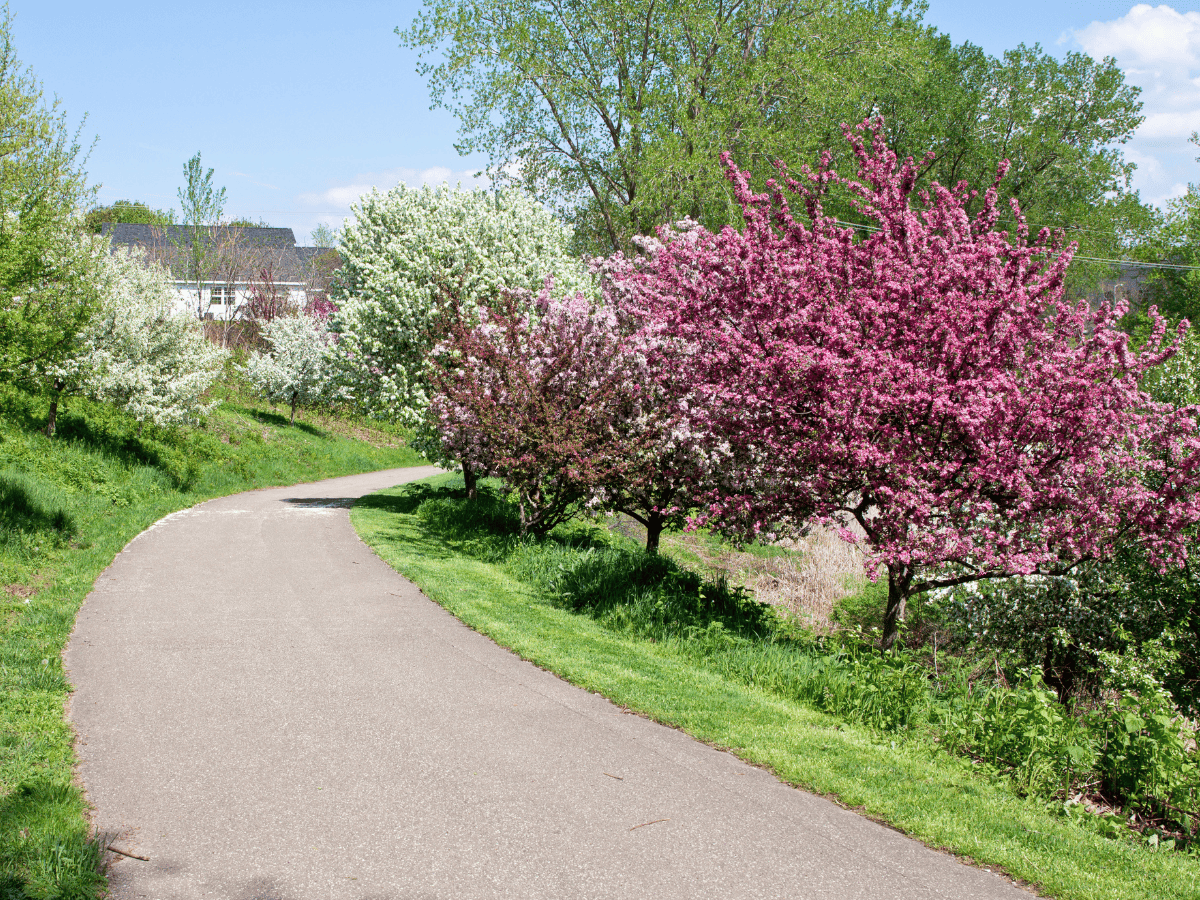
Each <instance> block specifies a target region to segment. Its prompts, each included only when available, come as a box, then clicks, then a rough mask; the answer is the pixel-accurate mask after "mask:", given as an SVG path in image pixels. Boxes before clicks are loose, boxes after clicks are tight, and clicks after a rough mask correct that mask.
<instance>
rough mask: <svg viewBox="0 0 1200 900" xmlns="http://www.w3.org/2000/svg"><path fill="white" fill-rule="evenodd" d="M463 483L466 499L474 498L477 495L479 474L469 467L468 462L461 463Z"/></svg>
mask: <svg viewBox="0 0 1200 900" xmlns="http://www.w3.org/2000/svg"><path fill="white" fill-rule="evenodd" d="M462 470H463V484H465V485H466V486H467V499H468V500H474V499H475V498H476V497H477V496H478V495H479V476H478V475H477V474H475V470H474V469H472V468H471V464H470V463H463V464H462Z"/></svg>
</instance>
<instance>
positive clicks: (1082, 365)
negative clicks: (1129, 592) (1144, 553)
mask: <svg viewBox="0 0 1200 900" xmlns="http://www.w3.org/2000/svg"><path fill="white" fill-rule="evenodd" d="M846 137H847V139H848V140H849V141H850V143H851V145H852V147H853V149H854V152H855V154H856V156H857V159H858V163H859V167H860V174H859V179H858V180H850V179H845V178H842V177H840V176H839V175H838V174H837V173H836V172H835V171H833V170H832V169H831V168H830V167H829V157H828V156H826V157H825V158H824V159H823V160H822V164H821V166H820V167H819V168H818V169H817V170H815V171H814V170H808V169H805V170H804V171H803V174H802V178H801V179H794V178H791V177H789V176H788V175H787V173H786V171H784V170H783V169H782V168H781V169H780V178H779V179H778V180H772V181H770V182H768V184H767V188H768V190H767V192H766V193H764V194H756V193H754V192H753V191H752V190H751V189H750V186H749V183H748V178H747V176H746V174H745V173H743V172H740V171H738V170H737V168H736V167H734V166H733V165H732V164H731V163H729V160H728V157H727V156H726V158H725V159H724V162H725V164H726V166H727V169H728V172H729V177H730V178H731V180H732V182H733V184H734V186H735V189H736V192H737V197H738V200H739V201H740V203H741V205H742V208H743V211H744V217H745V228H744V230H742V231H740V232H739V231H737V230H735V229H733V228H726V229H724V230H723V231H722V232H721V233H720V234H710V233H708V232H705V231H703V230H699V229H690V230H688V231H686V232H684V233H682V234H681V233H679V232H678V230H672V229H661V230H660V232H659V243H660V245H661V247H660V248H658V249H657V251H656V252H655V253H654V254H653V255H652V256H651V257H650V258H648V259H645V260H638V261H633V260H618V261H616V262H615V263H613V264H610V272H609V278H610V280H611V281H612V282H614V283H615V285H616V286H615V287H614V288H613V289H612V290H613V292H614V293H616V294H619V296H620V298H621V302H622V304H624V306H625V308H626V309H627V310H629V311H630V312H631V313H632V314H636V315H637V316H639V317H641V319H642V320H643V321H644V322H645V324H646V327H648V328H652V329H654V330H655V331H656V333H659V334H664V335H670V336H671V337H672V338H673V339H674V343H672V344H663V345H662V347H663V348H664V349H663V350H661V351H660V352H658V354H657V358H656V359H655V360H654V364H655V365H656V366H657V367H658V369H659V370H660V371H662V372H665V373H669V378H671V379H672V380H674V381H676V382H678V381H680V380H682V381H684V382H686V383H687V384H688V385H689V388H690V391H691V392H692V396H693V398H694V399H693V403H692V406H691V415H692V425H693V427H694V428H695V429H697V430H698V431H700V432H703V433H704V434H706V435H707V440H708V443H709V445H710V447H712V448H714V449H718V450H720V451H721V452H723V453H725V454H727V463H726V466H725V469H724V473H723V474H724V477H723V479H722V480H721V481H720V482H718V483H716V484H712V485H710V486H709V490H708V493H707V498H706V499H707V504H706V507H705V510H704V512H703V514H702V515H701V516H700V517H699V518H700V520H701V521H706V522H709V523H712V524H714V525H717V526H719V527H721V528H723V529H726V530H729V531H733V532H737V533H741V534H743V535H755V534H758V533H760V532H763V531H775V530H777V529H780V528H788V527H790V528H798V527H801V526H802V525H803V524H804V523H806V522H808V521H810V520H813V519H816V520H824V521H826V522H829V521H832V522H835V523H838V524H840V525H842V526H843V527H844V526H846V525H848V524H850V522H851V521H853V522H856V523H857V524H858V526H859V527H860V528H861V530H862V532H864V533H865V535H866V541H865V544H866V546H865V550H866V552H867V557H868V564H869V566H870V567H871V570H872V572H874V571H875V570H876V569H877V568H878V567H879V566H884V567H886V568H887V570H888V578H889V588H890V598H889V617H890V620H891V621H890V623H886V624H887V626H888V627H885V632H887V631H889V628H890V634H887V633H885V638H884V640H885V644H890V642H891V640H892V639H894V635H895V625H896V623H897V622H898V620H899V617H900V616H902V615H903V607H904V602H905V599H906V598H907V597H908V596H910V595H911V594H913V593H916V592H918V591H921V590H926V589H928V588H930V587H936V586H945V585H950V584H956V583H964V582H968V581H973V580H978V579H981V578H991V577H999V576H1003V575H1008V574H1019V573H1032V572H1063V571H1065V570H1068V569H1070V568H1071V567H1072V566H1074V565H1075V564H1077V563H1078V562H1080V561H1081V560H1086V559H1094V558H1099V557H1104V556H1106V555H1109V554H1111V553H1112V552H1113V550H1114V548H1115V547H1117V545H1119V544H1122V543H1126V542H1130V541H1136V542H1139V543H1141V544H1143V545H1144V546H1145V547H1146V548H1147V550H1148V551H1149V553H1150V555H1151V557H1152V558H1153V559H1156V560H1158V561H1159V562H1160V563H1161V564H1166V563H1168V562H1170V561H1173V560H1178V559H1180V558H1182V556H1183V555H1184V553H1185V552H1186V551H1185V547H1184V542H1183V538H1182V534H1181V533H1182V531H1183V530H1184V529H1185V528H1186V527H1187V526H1189V525H1191V524H1193V523H1195V522H1196V521H1197V519H1200V501H1198V497H1197V491H1196V486H1197V476H1198V473H1197V466H1198V465H1200V455H1198V454H1197V450H1198V449H1200V443H1198V439H1197V434H1196V427H1195V410H1194V409H1183V410H1176V409H1174V408H1172V407H1169V406H1165V405H1162V404H1157V403H1155V402H1153V401H1152V400H1151V399H1150V398H1149V396H1148V395H1147V394H1146V393H1145V392H1143V391H1142V390H1141V389H1140V387H1139V381H1140V379H1141V377H1142V375H1143V374H1144V373H1145V372H1146V371H1147V370H1148V369H1149V368H1151V367H1153V366H1156V365H1158V364H1159V363H1161V362H1162V361H1163V360H1165V359H1166V358H1167V357H1168V356H1169V355H1170V354H1171V353H1173V352H1174V345H1173V344H1172V345H1170V346H1166V345H1164V342H1163V336H1164V323H1163V322H1162V320H1161V319H1159V318H1158V317H1157V315H1156V313H1155V312H1154V311H1151V316H1152V317H1153V318H1154V319H1155V321H1156V328H1155V331H1154V335H1153V337H1152V339H1151V340H1150V341H1149V343H1148V344H1147V345H1146V346H1145V347H1144V348H1143V349H1142V350H1141V351H1139V352H1134V351H1132V350H1131V349H1130V348H1129V346H1128V342H1127V337H1126V335H1125V334H1123V333H1122V332H1120V331H1119V330H1118V329H1117V328H1116V320H1117V319H1118V318H1119V317H1120V316H1121V314H1122V313H1123V310H1122V309H1119V308H1118V309H1114V308H1111V307H1108V306H1104V307H1101V308H1100V309H1092V308H1091V307H1090V306H1089V305H1088V304H1087V303H1086V302H1082V301H1081V302H1079V303H1069V302H1067V301H1066V300H1064V297H1063V274H1064V272H1065V270H1066V268H1067V266H1068V264H1069V262H1070V259H1071V254H1072V251H1073V248H1064V247H1062V246H1060V245H1058V244H1057V243H1056V242H1055V240H1054V238H1053V236H1052V235H1051V234H1050V233H1049V232H1047V231H1043V232H1041V233H1040V234H1039V235H1038V236H1037V237H1036V238H1035V239H1033V240H1031V239H1030V236H1029V233H1028V228H1027V226H1026V224H1025V222H1024V220H1023V218H1022V217H1021V214H1020V210H1019V209H1018V208H1017V207H1016V205H1015V204H1014V205H1013V215H1014V217H1015V220H1016V222H1017V225H1016V228H1015V234H1009V233H1007V232H1005V231H1002V230H999V229H998V227H997V226H998V222H999V219H1000V210H999V208H998V205H997V199H996V198H997V191H996V186H995V185H993V186H992V187H991V188H990V189H989V190H988V191H986V193H984V194H983V196H982V197H979V196H978V195H976V194H975V193H972V192H970V191H968V189H967V187H966V186H965V185H963V184H960V185H958V186H957V187H955V188H954V189H948V188H945V187H942V186H940V185H937V184H934V185H933V186H932V188H931V189H930V190H929V191H928V192H924V191H920V192H919V191H916V190H915V188H914V185H915V182H916V178H917V174H918V165H917V164H916V163H914V162H913V161H912V160H911V159H909V160H906V161H904V162H901V161H899V160H898V159H897V157H896V155H895V154H894V153H893V152H892V151H890V150H889V149H888V148H887V146H886V143H885V141H884V139H883V134H882V125H881V123H879V122H875V123H864V124H863V125H862V126H859V128H858V129H856V130H849V129H848V130H847V131H846ZM1003 175H1004V169H1003V168H1002V169H1001V171H1000V172H999V174H998V176H997V181H999V179H1000V178H1002V177H1003ZM834 187H841V188H843V189H846V190H848V191H849V192H850V193H851V195H852V196H853V197H854V198H855V206H856V209H857V211H858V213H859V214H860V216H861V217H862V219H863V220H864V225H865V226H866V227H864V228H860V229H855V228H852V227H848V226H847V225H845V224H843V223H840V222H838V221H837V220H835V219H833V218H832V217H830V216H827V215H825V213H824V211H823V209H822V202H821V201H822V198H823V196H824V195H825V194H826V193H827V191H829V190H830V189H831V188H834ZM972 202H978V204H979V211H978V212H977V213H976V214H974V215H971V214H969V213H968V207H969V205H970V204H971V203H972ZM794 204H795V205H798V206H799V207H801V208H802V209H803V211H804V215H803V216H797V215H795V214H794V213H793V211H792V206H793V205H794ZM1184 327H1186V323H1185V324H1184V325H1183V326H1181V333H1182V328H1184ZM843 534H844V535H845V536H846V537H847V538H848V539H853V537H852V535H851V534H850V532H849V531H845V530H844V531H843Z"/></svg>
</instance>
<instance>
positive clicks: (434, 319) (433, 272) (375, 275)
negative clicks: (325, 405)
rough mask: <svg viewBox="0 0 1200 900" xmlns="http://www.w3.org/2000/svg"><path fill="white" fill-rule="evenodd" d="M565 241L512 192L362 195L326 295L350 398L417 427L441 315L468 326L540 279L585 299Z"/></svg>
mask: <svg viewBox="0 0 1200 900" xmlns="http://www.w3.org/2000/svg"><path fill="white" fill-rule="evenodd" d="M569 240H570V232H569V231H568V229H566V228H565V227H564V226H563V225H561V224H560V223H559V222H558V221H556V220H555V219H554V217H553V216H552V215H551V214H550V213H548V212H547V211H546V210H545V209H544V208H542V207H541V206H539V205H538V204H536V203H534V202H533V201H532V200H529V199H527V198H525V197H523V196H522V195H520V194H515V193H505V192H500V193H495V194H490V193H487V192H485V191H481V190H475V191H461V190H450V189H449V188H445V187H441V188H436V189H435V188H428V187H426V188H420V189H417V190H413V189H410V188H407V187H405V186H404V185H400V186H399V187H396V188H394V189H393V190H391V191H389V192H387V193H385V194H383V193H379V192H378V191H373V192H371V193H370V194H367V195H366V196H364V197H363V198H362V200H361V201H360V203H359V205H358V206H357V207H356V208H355V217H354V220H353V221H352V222H349V223H348V224H347V225H346V227H345V229H344V231H343V234H342V240H341V245H340V248H339V249H340V252H341V255H342V260H343V264H342V267H341V269H339V270H338V273H337V280H336V284H335V286H334V288H333V291H332V299H333V301H334V302H335V303H336V304H337V306H338V312H337V313H336V314H335V315H334V317H333V323H332V330H333V331H335V332H337V333H338V335H339V341H338V358H339V362H340V366H341V378H342V379H343V381H344V383H345V385H346V388H347V390H348V392H349V394H350V396H351V397H352V398H353V400H354V401H355V402H356V403H357V404H358V405H359V406H360V407H361V408H363V409H364V410H365V411H368V412H370V413H372V414H374V415H379V416H386V417H390V418H398V419H400V420H402V421H405V422H407V423H410V424H415V423H416V422H418V421H419V420H420V419H421V417H422V413H423V411H424V409H425V407H426V405H427V404H428V398H429V394H428V389H427V386H426V381H425V364H426V357H427V356H428V354H429V352H430V350H432V348H433V347H434V345H435V344H437V342H438V341H439V340H441V339H442V337H444V336H445V334H446V315H447V311H448V310H449V309H450V307H451V306H452V305H453V306H456V307H457V309H458V311H459V313H460V314H461V315H465V316H468V317H470V316H474V315H475V314H476V313H477V312H478V311H479V310H483V309H487V308H489V307H492V306H495V305H497V304H498V303H499V302H500V299H501V297H502V296H503V294H504V292H505V291H513V290H525V291H529V292H533V291H537V290H538V289H539V288H540V287H541V286H542V284H543V283H544V282H545V280H546V279H547V278H551V279H553V282H554V284H555V285H556V286H557V288H558V289H559V290H561V291H563V292H567V293H572V292H574V291H576V290H579V289H590V288H589V283H590V279H589V276H588V274H587V272H586V270H585V269H584V268H583V267H582V265H581V264H580V263H579V262H578V261H576V260H575V259H573V258H572V257H571V256H570V255H569V254H568V252H567V246H568V242H569Z"/></svg>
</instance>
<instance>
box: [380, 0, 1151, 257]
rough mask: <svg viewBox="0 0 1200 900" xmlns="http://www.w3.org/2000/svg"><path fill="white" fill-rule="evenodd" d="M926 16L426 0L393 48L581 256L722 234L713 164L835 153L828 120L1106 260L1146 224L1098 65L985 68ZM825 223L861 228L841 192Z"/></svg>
mask: <svg viewBox="0 0 1200 900" xmlns="http://www.w3.org/2000/svg"><path fill="white" fill-rule="evenodd" d="M921 12H922V10H921V8H920V7H918V6H917V5H916V4H909V3H905V2H881V3H868V2H858V0H820V2H815V3H801V2H794V0H783V2H777V3H770V4H754V5H746V4H732V5H730V4H724V3H718V2H700V3H696V2H683V0H672V2H666V3H650V2H645V0H642V2H637V3H634V4H630V3H628V2H618V0H587V2H584V3H578V4H571V5H565V6H564V5H562V4H555V3H550V2H545V0H518V2H501V0H426V2H425V3H424V8H423V10H422V12H421V13H420V15H419V16H418V17H417V18H416V20H415V21H414V22H413V23H412V24H411V25H410V26H409V27H408V28H407V29H405V30H401V29H397V33H398V34H400V35H401V37H402V39H403V41H404V43H405V45H406V46H409V47H412V48H415V49H417V50H419V51H420V52H421V54H422V63H421V65H420V67H419V71H421V73H422V74H424V75H426V76H427V77H428V79H429V87H430V93H431V95H432V97H433V100H434V102H435V103H436V104H439V105H442V106H445V107H446V108H447V109H449V110H450V111H451V112H453V113H454V114H455V115H456V116H457V117H458V119H459V122H460V131H459V133H460V135H461V142H460V144H459V145H458V147H459V150H460V152H464V153H466V152H484V153H487V154H488V155H489V157H490V161H491V171H492V172H493V174H494V175H496V176H497V177H499V178H500V179H501V180H502V181H503V180H507V181H510V182H514V183H519V184H521V185H523V186H524V187H525V188H526V189H527V190H529V191H530V192H531V193H532V194H533V195H534V196H536V197H538V198H540V199H542V200H544V201H546V202H549V203H551V204H554V205H555V206H556V208H558V209H559V211H560V212H561V213H562V215H564V217H566V218H568V219H569V220H570V221H572V223H573V224H574V225H575V227H576V231H577V236H578V238H579V241H580V244H581V246H583V247H585V248H586V249H587V250H588V251H589V252H611V251H612V250H616V249H622V250H627V251H628V250H629V249H630V245H631V238H632V237H633V236H634V235H637V234H648V233H650V232H651V230H652V229H653V228H654V227H656V226H658V225H661V224H664V223H667V222H671V221H674V220H677V219H680V218H682V217H684V216H690V217H691V218H693V219H696V220H697V221H699V222H700V223H701V224H703V225H705V226H706V227H708V228H710V229H712V230H718V229H719V228H720V227H721V226H723V225H726V224H736V223H737V222H738V221H739V219H740V217H739V215H738V213H737V207H736V204H735V203H734V202H733V198H732V194H731V193H730V188H729V185H728V183H727V182H726V180H725V179H724V177H723V173H722V171H721V168H720V166H719V164H718V157H719V154H720V153H721V152H722V151H730V152H731V153H732V154H733V157H734V159H735V161H736V162H737V163H738V165H739V166H740V167H741V168H743V169H746V170H748V171H750V172H752V173H753V175H754V176H755V178H756V179H757V180H759V181H760V182H761V180H764V179H766V178H768V177H771V176H772V175H774V174H775V168H774V166H775V163H776V161H777V160H782V161H783V162H785V163H787V164H788V165H789V166H790V167H791V168H792V169H793V171H794V170H796V168H797V167H798V165H799V164H801V163H811V162H812V161H813V160H814V159H815V158H816V157H817V155H818V154H819V153H820V152H821V151H822V150H823V149H824V148H827V147H834V146H836V145H838V144H839V143H840V142H839V141H838V137H839V126H840V123H843V122H860V121H862V120H863V119H864V118H866V117H867V116H869V115H874V114H875V113H880V114H882V115H883V117H884V118H885V120H886V121H887V136H888V140H889V143H890V144H891V146H892V147H893V148H894V149H896V150H897V151H898V152H899V153H900V155H901V157H903V156H905V155H908V154H911V155H913V156H914V157H915V158H917V159H921V158H922V157H923V156H925V154H926V152H927V151H931V152H932V154H933V157H932V159H931V160H930V161H929V164H928V166H927V168H926V169H925V171H924V173H923V174H922V183H923V184H928V183H929V182H930V181H933V180H937V181H938V182H940V183H941V184H942V185H945V186H953V185H955V184H957V183H958V181H960V180H961V179H964V178H965V179H968V180H969V181H970V182H971V183H972V184H976V185H981V184H988V183H990V182H991V181H992V178H993V176H994V174H995V171H996V166H997V165H998V164H999V163H1000V161H1001V160H1003V159H1009V160H1010V161H1011V162H1012V169H1011V170H1010V174H1009V178H1008V179H1007V180H1006V182H1005V183H1004V184H1002V185H1001V186H1000V190H1001V191H1002V192H1003V193H1004V194H1006V195H1008V196H1013V197H1016V198H1018V199H1019V200H1020V201H1021V205H1022V208H1023V210H1024V211H1025V213H1026V215H1027V216H1028V217H1029V220H1030V221H1031V222H1033V223H1036V225H1038V226H1040V225H1042V224H1046V225H1050V226H1052V227H1056V228H1057V227H1063V228H1066V229H1067V232H1068V237H1069V238H1070V239H1078V240H1079V241H1080V242H1081V244H1082V246H1083V247H1084V253H1085V254H1086V255H1093V256H1109V257H1111V256H1113V255H1114V254H1113V253H1112V252H1106V251H1112V250H1114V249H1116V248H1118V247H1120V246H1122V241H1123V240H1124V239H1125V237H1126V236H1127V234H1128V233H1129V232H1130V231H1131V230H1136V229H1138V228H1143V227H1145V225H1146V223H1147V221H1148V213H1147V210H1146V209H1145V208H1144V207H1142V206H1141V204H1140V203H1139V202H1138V200H1137V197H1136V195H1133V194H1131V193H1130V192H1129V184H1128V180H1129V176H1130V174H1131V171H1132V166H1131V165H1130V164H1129V163H1127V162H1125V160H1124V159H1123V157H1122V156H1121V153H1120V151H1119V150H1118V149H1115V148H1116V147H1117V145H1119V144H1120V143H1122V142H1123V141H1124V140H1126V139H1127V138H1128V137H1129V136H1130V135H1131V134H1132V132H1133V130H1134V129H1135V128H1136V127H1137V125H1138V124H1139V123H1140V121H1141V114H1140V108H1141V104H1140V102H1139V101H1138V90H1137V88H1134V87H1132V86H1130V85H1127V84H1126V83H1125V81H1124V76H1123V73H1122V71H1121V70H1120V69H1119V68H1118V67H1117V65H1116V63H1115V62H1114V61H1113V60H1112V59H1105V60H1102V61H1099V62H1097V61H1095V60H1093V59H1091V58H1090V57H1089V56H1087V55H1086V54H1081V53H1068V54H1066V56H1065V57H1064V58H1063V59H1062V60H1059V59H1056V58H1055V57H1054V56H1053V55H1051V54H1049V53H1046V52H1044V51H1043V50H1042V49H1041V48H1040V47H1038V46H1034V47H1026V46H1024V45H1022V46H1019V47H1017V48H1016V49H1014V50H1010V51H1008V52H1006V53H1005V54H1004V55H1003V56H1002V57H1001V58H992V57H989V56H988V55H987V54H985V53H984V52H983V51H982V50H980V49H979V48H978V47H975V46H972V45H970V44H962V45H958V46H955V45H954V44H953V42H952V41H951V39H950V38H949V37H948V36H947V35H943V34H939V33H938V32H937V31H936V30H934V29H932V28H929V27H926V26H922V25H921V24H920V15H921ZM835 152H836V151H835ZM835 162H836V164H837V165H838V167H839V169H841V170H844V171H853V165H852V164H851V163H850V161H849V160H847V159H842V158H838V159H836V160H835ZM1003 199H1005V198H1004V197H1002V201H1003ZM1002 208H1004V209H1007V204H1004V203H1003V202H1002ZM826 211H827V212H831V213H833V214H836V215H838V216H840V217H842V218H845V219H848V220H850V221H860V220H861V219H860V217H859V216H858V215H857V214H856V213H855V212H854V210H853V208H852V207H851V206H850V205H849V203H847V202H844V198H843V201H842V202H840V203H831V204H829V205H827V207H826ZM1084 268H1086V267H1085V266H1080V267H1078V268H1077V270H1076V272H1075V273H1073V274H1075V275H1077V274H1079V273H1080V272H1081V271H1082V270H1083V269H1084ZM1084 274H1089V273H1084ZM1090 274H1094V273H1090Z"/></svg>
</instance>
